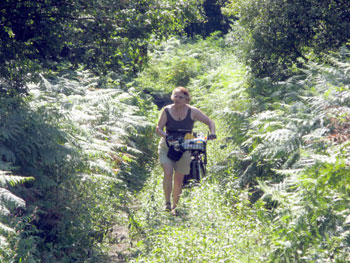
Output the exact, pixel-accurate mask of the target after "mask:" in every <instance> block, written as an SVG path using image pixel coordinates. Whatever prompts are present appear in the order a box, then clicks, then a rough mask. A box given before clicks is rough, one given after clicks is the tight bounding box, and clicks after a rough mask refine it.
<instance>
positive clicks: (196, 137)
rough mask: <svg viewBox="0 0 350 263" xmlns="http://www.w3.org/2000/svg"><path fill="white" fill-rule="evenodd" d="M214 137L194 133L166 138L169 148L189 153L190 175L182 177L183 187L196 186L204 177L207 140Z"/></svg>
mask: <svg viewBox="0 0 350 263" xmlns="http://www.w3.org/2000/svg"><path fill="white" fill-rule="evenodd" d="M215 138H216V136H215V135H208V136H207V137H205V136H204V134H203V133H196V132H194V133H193V135H191V134H190V133H187V134H186V135H185V136H184V137H179V138H174V137H173V136H168V137H167V144H168V146H169V147H171V146H172V147H174V149H175V150H177V151H182V152H185V151H190V153H191V159H192V160H191V163H190V173H189V174H186V175H185V176H184V180H183V187H191V186H194V185H198V184H199V183H200V181H201V179H202V178H203V177H205V175H206V165H207V140H208V139H215Z"/></svg>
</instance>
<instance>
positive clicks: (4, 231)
mask: <svg viewBox="0 0 350 263" xmlns="http://www.w3.org/2000/svg"><path fill="white" fill-rule="evenodd" d="M0 211H1V208H0ZM0 214H1V212H0ZM8 233H13V234H14V233H15V230H14V229H13V228H11V227H8V226H7V225H4V224H2V223H1V222H0V248H1V247H2V246H1V245H2V243H3V242H5V243H7V242H6V238H4V237H3V240H1V234H8Z"/></svg>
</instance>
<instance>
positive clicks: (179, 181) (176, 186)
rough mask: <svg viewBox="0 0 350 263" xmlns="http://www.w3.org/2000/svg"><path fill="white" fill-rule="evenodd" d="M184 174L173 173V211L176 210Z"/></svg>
mask: <svg viewBox="0 0 350 263" xmlns="http://www.w3.org/2000/svg"><path fill="white" fill-rule="evenodd" d="M184 176H185V175H184V174H182V173H180V172H177V171H175V177H174V192H173V209H174V208H176V206H177V204H178V202H179V199H180V195H181V192H182V183H183V180H184Z"/></svg>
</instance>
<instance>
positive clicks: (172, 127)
mask: <svg viewBox="0 0 350 263" xmlns="http://www.w3.org/2000/svg"><path fill="white" fill-rule="evenodd" d="M165 113H166V117H167V122H166V124H165V128H166V133H167V134H168V135H172V136H182V137H183V136H185V134H186V133H188V132H192V130H193V125H194V120H192V118H191V108H188V110H187V115H186V117H185V119H183V120H180V121H177V120H174V118H173V117H172V116H171V114H170V112H169V109H168V108H165Z"/></svg>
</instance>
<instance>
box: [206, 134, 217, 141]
mask: <svg viewBox="0 0 350 263" xmlns="http://www.w3.org/2000/svg"><path fill="white" fill-rule="evenodd" d="M215 139H216V134H214V133H212V134H209V135H208V140H215Z"/></svg>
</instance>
